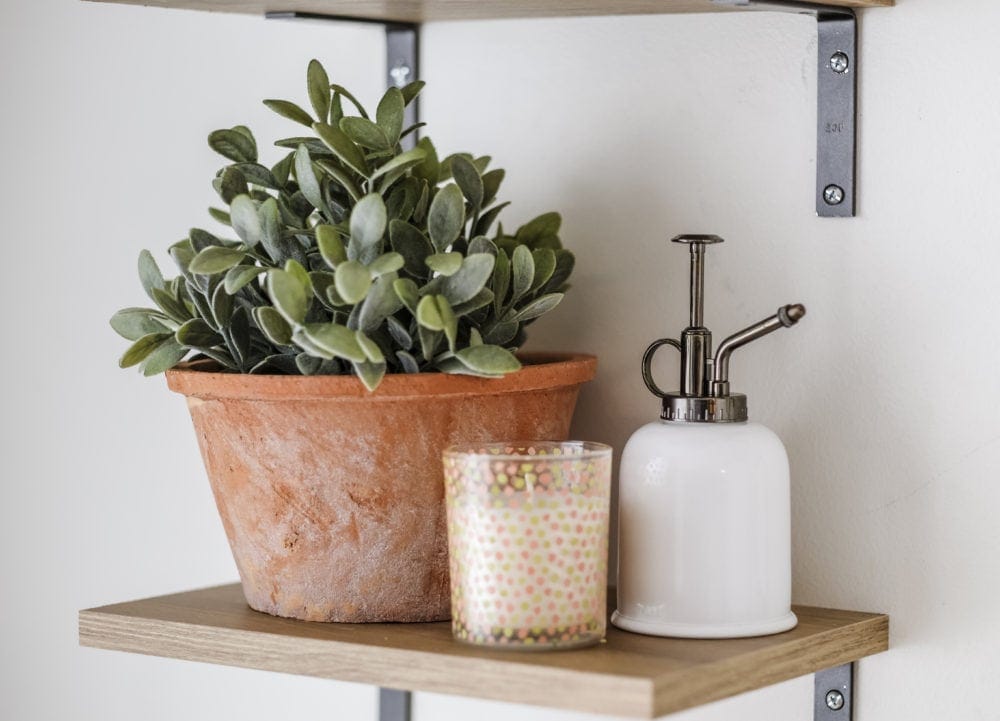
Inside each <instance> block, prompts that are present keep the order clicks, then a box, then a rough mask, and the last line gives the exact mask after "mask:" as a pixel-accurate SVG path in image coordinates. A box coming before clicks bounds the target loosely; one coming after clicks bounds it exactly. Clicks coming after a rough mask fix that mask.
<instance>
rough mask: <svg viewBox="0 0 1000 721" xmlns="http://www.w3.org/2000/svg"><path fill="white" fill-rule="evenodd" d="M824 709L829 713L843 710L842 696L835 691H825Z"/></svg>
mask: <svg viewBox="0 0 1000 721" xmlns="http://www.w3.org/2000/svg"><path fill="white" fill-rule="evenodd" d="M826 707H827V708H828V709H830V710H831V711H840V709H842V708H844V694H842V693H841V692H840V691H838V690H836V689H834V690H832V691H827V694H826Z"/></svg>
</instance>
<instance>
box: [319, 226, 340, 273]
mask: <svg viewBox="0 0 1000 721" xmlns="http://www.w3.org/2000/svg"><path fill="white" fill-rule="evenodd" d="M316 245H317V246H319V252H320V255H322V256H323V260H325V261H326V264H327V265H328V266H330V267H331V268H336V267H337V266H338V265H339V264H341V263H343V262H344V261H345V260H347V251H346V250H345V249H344V241H343V240H341V238H340V232H339V231H338V230H337V229H336V228H334V227H333V226H332V225H317V226H316Z"/></svg>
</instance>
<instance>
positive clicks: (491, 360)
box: [455, 345, 521, 375]
mask: <svg viewBox="0 0 1000 721" xmlns="http://www.w3.org/2000/svg"><path fill="white" fill-rule="evenodd" d="M455 357H456V358H458V360H459V361H461V362H462V365H464V366H465V367H466V368H468V369H469V370H470V371H472V372H474V373H482V374H485V375H503V374H505V373H513V372H514V371H516V370H518V369H520V367H521V363H520V361H518V360H517V358H515V357H514V354H513V353H511V352H510V351H508V350H506V349H505V348H501V347H500V346H495V345H476V346H469V347H468V348H463V349H462V350H460V351H458V352H457V353H455Z"/></svg>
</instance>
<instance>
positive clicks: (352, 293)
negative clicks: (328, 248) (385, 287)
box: [334, 260, 372, 303]
mask: <svg viewBox="0 0 1000 721" xmlns="http://www.w3.org/2000/svg"><path fill="white" fill-rule="evenodd" d="M335 273H336V274H335V276H334V278H335V281H334V282H335V285H336V288H337V293H338V294H339V295H340V297H341V298H343V299H344V300H346V301H347V302H348V303H360V302H361V301H362V300H364V298H365V296H366V295H367V294H368V289H369V288H371V285H372V275H371V273H369V272H368V268H366V267H365V266H364V265H362V264H361V263H359V262H358V261H356V260H348V261H346V262H344V263H341V264H340V265H338V266H337V270H336V272H335Z"/></svg>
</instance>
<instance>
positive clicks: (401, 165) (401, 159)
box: [371, 148, 427, 180]
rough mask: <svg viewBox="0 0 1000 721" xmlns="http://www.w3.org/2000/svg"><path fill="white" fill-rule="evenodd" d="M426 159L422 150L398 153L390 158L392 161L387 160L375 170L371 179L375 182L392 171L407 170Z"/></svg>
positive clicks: (425, 154)
mask: <svg viewBox="0 0 1000 721" xmlns="http://www.w3.org/2000/svg"><path fill="white" fill-rule="evenodd" d="M426 157H427V153H426V152H425V151H424V150H423V148H413V149H411V150H407V151H406V152H405V153H400V154H399V155H397V156H395V157H394V158H392V160H389V161H388V162H386V163H385V164H383V165H380V166H379V167H378V168H376V169H375V171H374V172H373V173H372V176H371V179H372V180H375V179H377V178H380V177H382V176H383V175H385V174H386V173H390V172H392V171H400V170H406V169H407V168H412V167H415V166H417V165H420V164H421V163H423V162H424V160H425V159H426Z"/></svg>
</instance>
